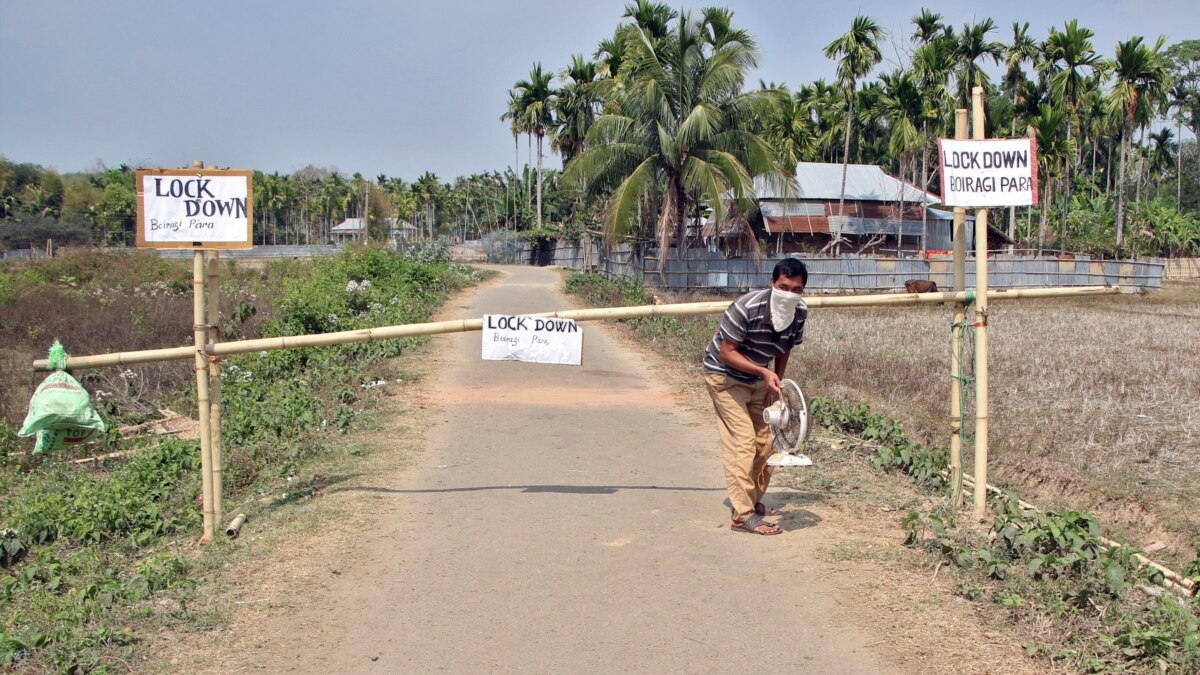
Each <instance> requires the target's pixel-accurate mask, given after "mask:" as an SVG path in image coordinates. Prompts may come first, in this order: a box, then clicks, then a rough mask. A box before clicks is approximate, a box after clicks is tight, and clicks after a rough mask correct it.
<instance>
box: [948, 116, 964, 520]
mask: <svg viewBox="0 0 1200 675" xmlns="http://www.w3.org/2000/svg"><path fill="white" fill-rule="evenodd" d="M954 138H956V139H957V140H960V141H961V140H966V138H967V111H966V109H965V108H959V109H958V110H956V111H954ZM953 239H954V292H955V293H961V292H963V291H965V290H966V289H967V210H966V209H964V208H962V207H961V206H956V207H954V236H953ZM965 316H966V305H965V304H964V303H962V302H957V303H955V304H954V330H952V331H951V332H950V495H951V496H950V499H951V503H952V504H953V505H954V508H959V507H961V506H962V486H963V480H962V477H963V466H962V459H963V457H962V437H961V436H960V435H959V434H960V432H961V430H962V420H963V409H962V361H961V360H960V359H961V356H962V343H963V327H962V325H963V319H964V317H965Z"/></svg>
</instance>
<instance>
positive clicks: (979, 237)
mask: <svg viewBox="0 0 1200 675" xmlns="http://www.w3.org/2000/svg"><path fill="white" fill-rule="evenodd" d="M971 107H972V111H971V118H972V119H971V126H972V129H971V133H972V136H973V137H974V138H975V140H983V137H984V133H983V87H975V88H973V89H972V90H971ZM987 221H988V212H987V209H978V210H976V211H975V317H976V320H975V510H974V513H975V517H976V518H983V516H984V511H985V510H986V509H987V489H986V488H985V487H984V485H986V484H987V465H988V340H987V322H988V295H987V293H988V278H987V252H988V228H987Z"/></svg>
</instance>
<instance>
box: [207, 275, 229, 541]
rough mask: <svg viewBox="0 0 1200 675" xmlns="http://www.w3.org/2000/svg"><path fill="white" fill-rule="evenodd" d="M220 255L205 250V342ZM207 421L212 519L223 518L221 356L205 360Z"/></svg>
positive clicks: (212, 339) (214, 328)
mask: <svg viewBox="0 0 1200 675" xmlns="http://www.w3.org/2000/svg"><path fill="white" fill-rule="evenodd" d="M220 275H221V258H220V252H219V251H209V252H208V319H207V320H206V321H205V322H204V323H206V324H207V325H208V344H210V345H214V344H216V343H217V342H219V341H220V336H219V335H218V333H217V332H218V330H219V328H220V325H221V314H220V308H221V279H220ZM208 395H209V401H208V423H209V428H210V432H209V448H210V454H211V455H212V494H213V522H215V523H219V522H221V521H222V520H223V519H224V515H223V514H224V488H223V485H224V478H223V476H224V473H225V453H224V448H223V446H222V444H221V359H219V358H210V359H209V360H208Z"/></svg>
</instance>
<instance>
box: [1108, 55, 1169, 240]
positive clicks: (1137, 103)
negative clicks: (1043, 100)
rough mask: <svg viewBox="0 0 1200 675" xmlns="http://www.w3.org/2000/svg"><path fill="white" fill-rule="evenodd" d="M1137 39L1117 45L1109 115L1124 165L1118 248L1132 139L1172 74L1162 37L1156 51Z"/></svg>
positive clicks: (1119, 181)
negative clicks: (1117, 133)
mask: <svg viewBox="0 0 1200 675" xmlns="http://www.w3.org/2000/svg"><path fill="white" fill-rule="evenodd" d="M1142 39H1143V38H1142V37H1141V36H1140V35H1139V36H1135V37H1133V38H1130V39H1129V40H1126V41H1124V42H1118V43H1117V54H1116V59H1115V62H1114V68H1113V77H1114V79H1115V83H1114V85H1113V91H1112V95H1111V96H1110V97H1109V114H1110V115H1112V116H1113V117H1114V119H1119V120H1120V121H1121V161H1120V168H1119V175H1118V178H1117V246H1118V247H1120V246H1122V245H1123V244H1124V243H1125V164H1126V158H1127V157H1128V154H1129V143H1130V136H1131V135H1132V133H1133V131H1134V129H1135V128H1136V127H1140V126H1142V125H1144V124H1146V123H1148V122H1149V121H1150V118H1151V116H1152V114H1153V111H1154V110H1155V109H1156V108H1157V106H1158V103H1159V101H1160V100H1161V99H1163V98H1164V97H1165V96H1166V93H1167V91H1168V90H1169V89H1170V87H1171V73H1170V71H1169V70H1168V69H1167V65H1166V62H1165V61H1164V60H1163V58H1162V46H1163V43H1164V42H1166V39H1165V38H1162V37H1160V38H1159V39H1158V41H1157V42H1156V43H1155V45H1154V48H1153V49H1152V48H1150V47H1147V46H1146V45H1145V44H1143V43H1142Z"/></svg>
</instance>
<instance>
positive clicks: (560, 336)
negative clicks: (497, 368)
mask: <svg viewBox="0 0 1200 675" xmlns="http://www.w3.org/2000/svg"><path fill="white" fill-rule="evenodd" d="M483 360H484V361H527V362H529V363H553V364H557V365H564V366H578V365H579V364H580V363H582V362H583V331H582V330H580V328H579V324H577V323H575V321H573V320H571V319H561V318H555V317H536V316H509V315H506V314H485V315H484V317H483Z"/></svg>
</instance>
